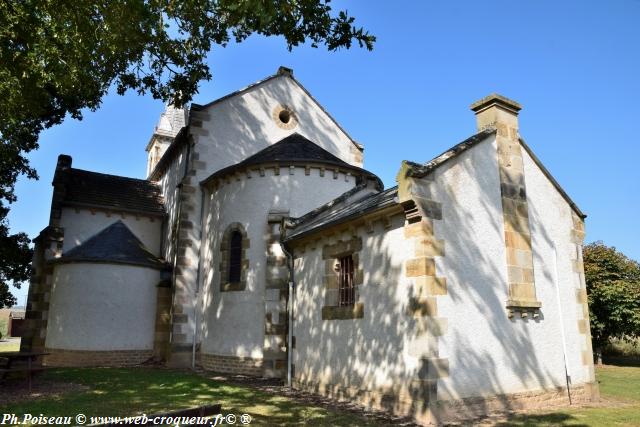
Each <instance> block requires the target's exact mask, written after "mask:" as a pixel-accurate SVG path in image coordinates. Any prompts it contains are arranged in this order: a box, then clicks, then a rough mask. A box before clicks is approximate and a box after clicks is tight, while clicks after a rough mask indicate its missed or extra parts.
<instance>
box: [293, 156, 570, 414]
mask: <svg viewBox="0 0 640 427" xmlns="http://www.w3.org/2000/svg"><path fill="white" fill-rule="evenodd" d="M491 150H493V153H495V148H491ZM480 153H483V152H482V151H481V152H480ZM478 155H482V154H478ZM493 155H494V156H495V154H493ZM476 160H477V159H472V158H470V155H465V156H461V157H460V160H459V161H458V162H450V163H448V164H445V165H443V166H442V167H441V168H440V169H439V170H438V171H437V173H436V174H435V176H434V178H435V179H436V183H437V182H438V180H439V179H440V180H441V179H442V176H443V175H445V174H449V173H454V172H455V173H459V174H461V175H468V176H471V177H473V178H474V179H475V180H476V181H477V188H478V190H479V192H478V195H477V199H478V200H477V203H478V205H479V210H480V211H477V210H474V211H470V210H468V209H456V208H455V206H456V197H457V195H458V194H459V191H460V189H458V188H455V187H452V186H450V187H447V188H442V186H441V189H442V190H441V194H440V195H439V199H437V200H438V201H444V200H445V199H446V200H447V201H448V202H447V203H445V204H444V205H443V210H444V211H443V218H444V219H443V221H442V222H444V224H436V238H438V239H440V238H443V237H445V236H443V235H442V233H443V232H446V243H445V247H446V253H445V258H446V263H443V262H442V261H440V260H439V261H437V262H438V271H437V274H436V275H437V276H441V277H445V278H446V279H447V286H448V295H447V296H445V297H440V298H446V299H449V300H450V303H449V304H448V308H449V310H447V311H450V313H448V315H449V316H464V317H465V318H466V319H468V320H469V321H470V323H471V324H475V325H478V329H479V330H481V332H483V333H485V334H489V338H490V341H491V343H492V344H493V343H495V347H487V346H486V345H484V346H475V345H474V344H473V343H474V340H475V342H476V343H477V337H476V336H474V333H475V331H474V330H473V329H465V328H464V327H463V326H464V325H465V322H456V321H455V320H457V319H452V318H451V317H450V318H449V325H450V327H449V330H448V331H446V332H445V335H444V336H443V337H441V338H440V340H441V344H440V351H441V352H442V351H443V350H444V351H445V352H447V353H448V354H442V353H441V354H439V355H438V354H431V355H430V356H431V357H447V358H448V359H449V366H450V375H449V377H448V378H445V379H443V380H439V381H438V396H439V398H451V399H456V398H460V397H468V396H498V399H499V401H500V404H501V406H502V407H503V408H504V409H511V408H512V402H511V401H510V400H509V399H508V398H507V397H506V396H505V395H506V394H509V393H514V392H516V391H519V390H539V389H542V388H554V387H558V386H564V383H563V382H562V381H559V379H564V371H563V365H562V359H561V358H560V359H558V360H547V358H545V359H544V360H542V359H541V358H540V357H539V355H540V350H539V349H536V344H539V343H535V342H534V339H535V340H540V339H541V336H540V333H539V330H540V329H541V327H542V326H544V324H545V322H547V323H548V320H547V318H551V317H550V316H546V315H545V311H546V310H550V311H553V310H555V307H553V306H548V307H543V308H542V312H541V315H540V317H539V318H538V319H533V320H529V319H521V318H520V317H519V316H517V317H514V318H512V319H509V318H508V317H507V314H506V310H505V303H506V300H507V298H508V285H507V283H506V280H505V278H506V259H499V260H496V259H492V258H491V253H490V252H489V251H487V250H486V248H485V247H484V244H485V243H487V242H488V241H491V239H493V243H494V245H498V246H499V247H501V248H502V249H501V250H500V251H498V253H499V254H500V256H501V257H504V237H503V235H504V226H503V213H502V208H501V202H500V193H499V191H500V187H499V183H498V177H497V174H498V168H497V162H496V160H495V159H493V160H492V161H490V162H489V164H491V163H495V171H485V170H478V169H477V165H478V164H483V163H486V162H477V161H476ZM453 167H456V168H458V171H450V169H451V168H453ZM447 182H451V181H447ZM454 185H455V181H454ZM459 203H464V201H459ZM458 206H459V204H458ZM479 216H482V217H485V218H489V221H488V223H489V230H484V232H485V233H486V234H487V236H486V238H487V239H488V240H484V239H483V236H482V235H480V236H475V235H474V232H475V231H477V230H476V229H477V226H478V217H479ZM438 222H439V221H436V223H438ZM376 227H377V228H376V232H378V231H380V230H381V224H377V226H376ZM401 227H402V223H400V224H394V227H393V229H391V230H387V231H386V233H387V235H389V234H392V233H402V228H401ZM535 232H536V233H538V235H537V236H536V238H537V239H538V240H542V241H544V242H545V244H546V245H552V239H551V237H550V236H549V235H548V234H547V233H546V231H545V230H544V229H536V230H535ZM360 235H361V236H362V237H363V245H364V248H363V251H362V252H361V255H360V262H361V263H362V264H363V265H364V268H365V270H364V283H363V285H362V286H361V287H360V296H361V301H362V302H363V303H364V313H365V314H364V318H362V319H358V320H325V321H323V320H321V318H320V316H321V315H320V310H321V306H322V304H323V302H324V292H325V290H324V287H323V284H322V276H323V274H324V263H323V261H322V260H321V259H320V257H319V255H318V253H317V252H315V253H314V255H313V256H310V255H309V254H310V252H309V251H307V252H306V254H304V255H302V256H301V259H300V260H299V261H298V263H299V264H298V266H297V267H296V271H298V272H299V271H307V272H312V273H310V274H309V275H304V276H303V277H304V278H305V279H300V278H298V281H297V289H298V295H297V297H296V303H297V304H298V305H297V308H296V319H295V326H294V334H295V335H296V337H297V340H296V345H297V348H296V350H295V351H296V353H297V355H296V360H297V362H296V363H297V364H298V365H297V366H296V378H297V379H302V380H307V381H310V382H323V381H324V382H326V383H327V386H328V389H331V387H334V388H345V387H351V388H354V389H356V390H368V391H378V392H383V394H385V396H383V399H384V401H383V402H382V405H383V406H385V407H387V408H390V409H391V408H394V407H397V405H399V404H400V403H401V402H399V400H398V399H399V398H398V394H399V393H400V392H401V391H402V388H403V386H406V385H408V384H409V383H410V382H411V381H415V380H417V379H418V371H419V370H420V364H419V361H418V359H417V358H414V357H411V356H409V352H410V349H409V348H408V342H409V341H410V340H411V339H412V338H413V337H414V336H415V335H416V333H417V331H416V330H412V327H413V326H412V324H413V322H412V321H411V318H410V317H409V316H408V315H407V303H408V301H409V298H410V297H411V296H412V295H413V294H414V293H415V290H414V289H413V288H412V285H411V284H410V281H409V280H408V279H406V278H404V265H403V260H402V255H404V256H407V257H408V258H411V257H413V254H412V253H411V252H409V251H410V250H412V248H404V250H398V248H396V247H391V246H390V241H389V240H388V239H387V238H386V236H385V235H384V234H383V235H379V234H376V235H367V234H360ZM334 237H335V236H334ZM322 244H325V243H324V242H323V243H322ZM322 244H319V246H321V245H322ZM406 245H407V246H408V242H407V243H406ZM366 254H369V255H366ZM367 257H368V258H367ZM443 265H445V266H446V267H447V268H446V271H442V266H443ZM374 272H375V273H374ZM537 274H539V272H537ZM542 274H543V277H544V278H545V281H547V282H548V283H553V280H552V279H553V278H552V277H550V274H549V272H548V271H544V272H542ZM307 278H309V279H308V280H307ZM538 286H540V285H538ZM303 295H304V296H305V297H308V298H302V296H303ZM444 307H447V304H444ZM438 315H440V314H438ZM534 327H535V328H536V329H538V334H537V335H536V336H535V337H534V335H532V329H534ZM545 329H546V330H547V331H550V332H551V329H548V326H546V327H545ZM301 330H302V331H304V332H298V331H301ZM299 335H300V336H302V335H307V336H308V339H307V338H305V340H304V341H303V340H300V339H298V336H299ZM547 340H557V341H558V343H560V341H559V337H557V336H553V337H547ZM470 343H471V344H470ZM301 375H302V376H303V377H304V378H302V377H301ZM510 376H511V377H515V379H516V381H517V382H518V383H519V385H518V384H514V383H513V381H511V380H510V379H509V378H508V377H510ZM514 389H515V390H514ZM518 389H519V390H518ZM469 391H471V394H469ZM423 392H424V391H414V392H413V397H414V398H420V396H422V393H423ZM465 392H467V393H465ZM361 396H364V395H361ZM366 399H369V401H366ZM373 399H374V398H373V397H371V398H368V397H364V399H363V400H365V403H369V404H375V402H374V401H373ZM414 404H416V405H417V404H418V403H414ZM479 405H480V406H479V407H478V406H476V408H475V409H476V410H479V411H480V412H484V411H487V410H489V408H488V407H483V406H482V405H483V403H481V402H480V404H479ZM414 409H418V408H414ZM421 409H425V408H421Z"/></svg>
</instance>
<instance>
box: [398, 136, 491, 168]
mask: <svg viewBox="0 0 640 427" xmlns="http://www.w3.org/2000/svg"><path fill="white" fill-rule="evenodd" d="M495 133H496V130H495V129H493V128H489V129H485V130H483V131H481V132H478V133H476V134H475V135H472V136H470V137H469V138H467V139H465V140H464V141H462V142H460V143H458V144H456V145H454V146H453V147H451V148H449V149H448V150H447V151H445V152H444V153H442V154H440V155H438V156H436V157H434V158H433V159H431V160H430V161H428V162H427V163H425V164H423V165H422V164H418V163H414V162H410V161H407V163H408V164H409V165H410V166H411V172H410V176H413V177H416V178H422V177H424V176H426V175H428V174H429V173H431V172H433V171H434V170H435V169H437V168H439V167H440V166H442V165H443V164H445V163H446V162H448V161H449V160H451V159H453V158H456V157H457V156H458V155H460V154H462V153H463V152H465V151H467V150H468V149H469V148H471V147H473V146H474V145H476V144H478V143H479V142H482V141H484V140H485V139H486V138H487V137H489V136H491V135H493V134H495Z"/></svg>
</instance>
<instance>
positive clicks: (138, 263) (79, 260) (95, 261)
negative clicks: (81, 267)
mask: <svg viewBox="0 0 640 427" xmlns="http://www.w3.org/2000/svg"><path fill="white" fill-rule="evenodd" d="M47 263H48V264H74V263H90V264H115V265H131V266H135V267H148V268H153V269H156V270H164V269H167V268H169V267H170V264H169V263H167V262H163V261H157V262H154V261H149V262H142V261H128V260H117V259H107V260H105V259H104V258H93V257H74V258H66V257H64V256H62V257H60V258H52V259H50V260H48V261H47Z"/></svg>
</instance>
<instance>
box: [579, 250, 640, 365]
mask: <svg viewBox="0 0 640 427" xmlns="http://www.w3.org/2000/svg"><path fill="white" fill-rule="evenodd" d="M583 258H584V273H585V279H586V282H587V295H588V298H589V318H590V322H591V336H592V339H593V344H594V349H595V353H596V359H597V360H598V362H599V363H600V361H601V355H602V348H603V347H604V346H605V345H606V344H607V343H608V342H609V339H610V338H619V339H622V340H631V339H636V338H638V337H639V336H640V264H639V263H638V262H637V261H634V260H632V259H629V258H627V257H626V256H625V255H624V254H623V253H621V252H618V251H617V250H616V248H614V247H609V246H606V245H604V244H603V243H602V242H595V243H591V244H589V245H587V246H585V247H584V252H583Z"/></svg>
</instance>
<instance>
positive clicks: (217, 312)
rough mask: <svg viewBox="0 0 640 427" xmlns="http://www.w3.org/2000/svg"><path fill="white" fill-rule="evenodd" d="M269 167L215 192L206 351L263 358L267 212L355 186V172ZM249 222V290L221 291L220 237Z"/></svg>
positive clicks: (206, 252)
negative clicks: (277, 171)
mask: <svg viewBox="0 0 640 427" xmlns="http://www.w3.org/2000/svg"><path fill="white" fill-rule="evenodd" d="M293 173H294V174H293V175H290V171H289V169H288V168H281V169H280V175H275V174H274V169H272V168H271V169H269V168H268V169H266V170H265V176H264V177H261V176H260V175H259V173H258V172H257V171H253V172H252V173H251V178H250V179H248V178H247V177H246V174H244V173H243V174H241V175H238V177H239V178H240V179H239V180H236V177H233V178H232V179H231V181H230V183H229V184H224V185H223V186H222V187H220V188H219V189H218V191H217V192H215V193H213V195H212V196H211V197H210V200H209V203H208V206H209V207H208V209H207V212H208V213H207V218H206V224H207V229H206V238H205V240H204V245H205V246H204V248H203V256H204V259H203V263H202V265H203V274H202V276H203V280H204V292H203V301H202V304H203V307H202V310H203V313H204V320H203V324H202V337H201V340H202V351H203V352H204V353H208V354H216V355H229V356H249V357H256V358H260V357H262V349H263V346H264V328H265V281H266V259H267V238H268V233H267V230H268V227H267V215H268V212H269V211H270V210H279V211H287V210H288V211H289V212H290V215H291V216H294V217H295V216H301V215H303V214H305V213H307V212H308V211H310V210H312V209H314V208H316V207H318V206H320V205H322V204H324V203H326V202H328V201H330V200H332V199H334V198H336V197H337V196H339V195H340V194H342V193H344V192H346V191H348V190H349V189H351V188H353V187H354V186H355V178H354V177H353V176H350V175H349V176H345V175H344V174H342V173H340V174H338V178H337V179H334V178H333V172H332V171H329V170H327V171H326V173H325V176H324V177H321V176H320V172H319V169H315V168H312V169H311V171H310V175H308V176H307V175H305V170H304V168H295V169H294V171H293ZM235 222H239V223H241V224H243V226H244V228H245V231H246V232H247V237H248V238H249V239H250V248H249V249H248V252H247V255H248V259H249V272H248V275H247V283H246V289H245V290H244V291H232V292H220V274H219V271H218V270H219V269H218V266H219V264H220V257H219V253H220V241H221V239H222V235H223V233H224V231H225V230H226V229H227V227H228V226H229V225H230V224H232V223H235Z"/></svg>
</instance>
